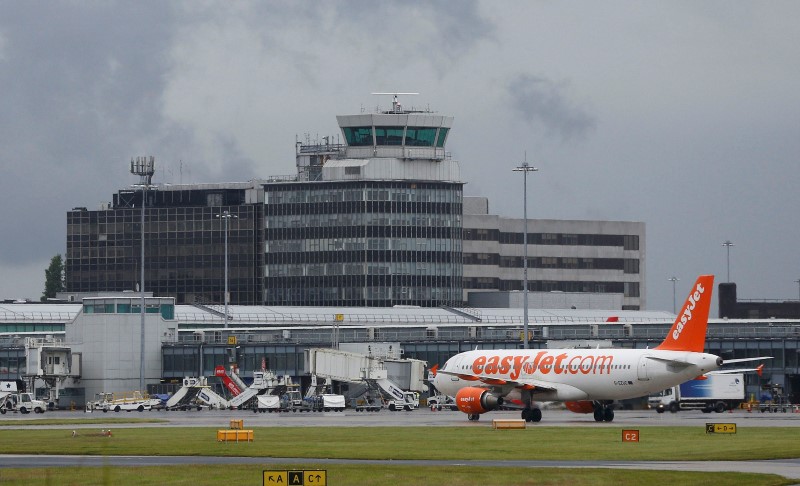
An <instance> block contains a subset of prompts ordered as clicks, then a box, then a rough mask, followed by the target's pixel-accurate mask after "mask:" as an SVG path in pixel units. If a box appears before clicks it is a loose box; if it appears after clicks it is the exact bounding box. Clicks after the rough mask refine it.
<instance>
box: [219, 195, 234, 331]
mask: <svg viewBox="0 0 800 486" xmlns="http://www.w3.org/2000/svg"><path fill="white" fill-rule="evenodd" d="M216 216H217V217H218V218H221V219H222V220H223V221H225V296H224V297H223V300H224V301H225V329H227V328H228V220H229V219H231V218H238V216H235V215H233V214H231V212H230V211H227V210H226V211H223V212H222V214H217V215H216Z"/></svg>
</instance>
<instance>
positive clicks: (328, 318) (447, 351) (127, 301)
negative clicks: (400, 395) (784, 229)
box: [0, 292, 800, 407]
mask: <svg viewBox="0 0 800 486" xmlns="http://www.w3.org/2000/svg"><path fill="white" fill-rule="evenodd" d="M74 300H76V302H74V303H62V304H56V303H52V304H41V303H27V304H21V303H9V304H2V305H0V380H14V379H22V380H26V381H28V380H33V379H36V380H37V381H36V383H37V385H36V386H37V387H41V386H42V383H43V382H45V381H46V382H48V383H49V384H50V385H51V386H58V387H59V389H60V399H59V405H60V406H61V407H69V406H70V405H76V406H82V404H83V403H84V402H85V401H86V400H91V399H93V398H94V394H96V393H100V392H121V391H130V390H135V389H138V388H139V379H140V375H139V371H140V367H141V363H142V361H141V360H140V346H139V343H140V315H141V314H140V307H139V306H140V303H141V300H140V297H139V295H138V294H135V293H132V292H125V293H118V294H113V295H106V296H102V297H101V296H98V297H84V298H77V297H76V299H74ZM145 305H146V313H145V317H146V319H145V354H144V363H145V365H144V370H145V383H146V385H147V388H148V390H149V391H150V392H167V391H174V389H175V385H174V384H175V383H180V381H181V379H182V378H183V377H186V376H199V375H202V376H207V377H212V379H213V376H214V368H215V367H216V366H217V365H222V366H226V367H228V366H235V367H236V368H238V370H239V375H240V376H241V377H243V378H244V379H249V378H250V377H251V376H252V372H253V371H259V370H261V369H262V367H266V368H268V369H269V370H271V371H273V372H274V373H276V374H279V375H284V374H286V375H291V376H292V377H294V379H295V380H296V382H298V383H300V384H301V385H302V386H303V388H304V389H305V388H306V387H307V386H308V385H309V382H310V379H311V377H310V376H309V373H308V370H307V369H306V365H305V363H304V352H305V351H306V350H308V349H309V348H331V347H336V346H337V344H343V343H349V344H358V345H362V346H366V347H373V349H377V348H378V347H379V346H384V347H385V346H386V345H387V343H388V345H390V346H393V347H394V349H395V350H401V353H402V357H404V358H414V359H419V360H423V361H426V362H427V363H428V366H429V367H432V366H433V365H435V364H439V365H441V364H443V363H444V362H445V361H446V360H447V359H448V358H450V357H451V356H453V355H455V354H456V353H459V352H463V351H467V350H471V349H475V348H476V347H477V348H479V349H498V348H521V347H522V342H523V339H522V338H523V334H522V332H523V312H522V309H520V308H485V309H471V310H470V313H468V312H465V311H464V310H459V309H454V308H442V307H439V308H435V307H413V306H405V307H286V306H282V307H279V306H239V305H234V306H231V307H230V309H229V314H228V319H225V318H224V316H225V314H224V312H223V308H222V306H219V305H215V306H198V305H184V304H177V305H176V304H175V303H174V299H172V298H165V297H150V296H148V297H146V303H145ZM609 318H612V319H610V320H609ZM529 321H530V324H529V333H530V347H531V348H534V349H538V348H547V347H581V346H583V347H585V346H591V347H596V346H600V347H623V348H641V349H644V348H648V347H650V348H652V347H654V346H656V345H657V344H659V343H660V342H661V341H662V340H663V338H664V336H665V335H666V333H667V332H668V330H669V328H670V326H671V325H672V322H673V321H674V315H671V314H670V313H667V312H646V311H615V312H614V313H613V315H610V313H609V311H598V310H581V309H559V310H553V309H550V310H545V309H531V310H530V311H529ZM706 350H707V351H708V352H710V353H714V354H717V355H719V356H721V357H723V358H724V359H726V360H728V359H738V358H752V357H759V356H772V357H773V358H772V359H770V360H767V361H765V362H764V364H765V367H764V371H763V374H762V376H758V375H757V374H755V373H748V374H747V375H746V377H745V380H746V390H747V394H748V397H749V396H751V395H755V397H758V396H759V390H760V388H761V387H762V386H763V385H765V384H778V385H780V386H781V387H783V389H784V390H785V391H786V394H787V395H788V396H789V398H790V400H791V402H792V403H800V319H712V320H710V322H709V327H708V338H707V342H706ZM59 365H61V366H62V368H63V369H61V371H59V369H60V368H59ZM65 365H66V366H65Z"/></svg>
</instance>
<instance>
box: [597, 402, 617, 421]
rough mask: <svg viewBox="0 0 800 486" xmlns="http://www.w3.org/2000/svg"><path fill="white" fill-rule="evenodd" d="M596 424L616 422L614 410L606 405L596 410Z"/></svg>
mask: <svg viewBox="0 0 800 486" xmlns="http://www.w3.org/2000/svg"><path fill="white" fill-rule="evenodd" d="M594 420H595V422H612V421H613V420H614V409H613V408H611V407H608V406H605V405H601V406H598V407H596V408H595V409H594Z"/></svg>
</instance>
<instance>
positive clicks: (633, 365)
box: [434, 349, 720, 401]
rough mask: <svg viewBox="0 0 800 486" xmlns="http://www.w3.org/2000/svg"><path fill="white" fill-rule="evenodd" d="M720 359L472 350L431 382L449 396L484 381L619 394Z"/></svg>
mask: <svg viewBox="0 0 800 486" xmlns="http://www.w3.org/2000/svg"><path fill="white" fill-rule="evenodd" d="M719 363H720V359H719V358H718V357H717V356H715V355H712V354H707V353H696V352H689V351H663V350H654V349H528V350H523V349H507V350H482V351H481V350H476V351H468V352H465V353H460V354H458V355H456V356H454V357H452V358H451V359H450V360H448V361H447V363H445V365H444V367H443V368H441V369H440V371H444V372H446V373H441V372H440V373H437V374H436V377H435V378H434V386H436V388H437V389H438V390H440V391H441V392H442V393H444V394H447V395H450V396H455V395H456V393H458V390H460V389H462V388H465V387H483V388H491V389H492V390H493V391H494V393H496V394H498V395H501V396H506V395H511V396H510V397H509V398H513V397H514V396H515V395H517V394H519V391H520V390H522V389H528V390H531V392H532V397H533V398H534V399H535V400H541V401H579V400H621V399H626V398H634V397H640V396H645V395H649V394H651V393H654V392H657V391H660V390H663V389H665V388H668V387H671V386H675V385H678V384H680V383H683V382H685V381H687V380H690V379H692V378H696V377H697V376H700V375H702V374H704V373H707V372H709V371H713V370H715V369H717V368H718V367H719ZM451 373H457V374H458V375H453V374H451ZM476 377H479V378H478V379H476Z"/></svg>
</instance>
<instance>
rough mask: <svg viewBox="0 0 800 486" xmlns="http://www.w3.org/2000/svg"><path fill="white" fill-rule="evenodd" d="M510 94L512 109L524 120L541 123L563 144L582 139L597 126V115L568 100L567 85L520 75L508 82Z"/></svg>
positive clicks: (549, 133)
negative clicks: (595, 116) (563, 142)
mask: <svg viewBox="0 0 800 486" xmlns="http://www.w3.org/2000/svg"><path fill="white" fill-rule="evenodd" d="M508 93H509V95H510V97H511V100H510V101H511V107H512V109H513V110H515V111H516V112H517V113H518V114H519V115H520V116H521V117H522V118H523V119H524V120H525V121H527V122H530V123H533V122H538V123H539V124H541V125H542V126H543V127H544V129H545V131H546V133H547V134H548V135H553V134H555V135H558V136H559V137H560V138H561V140H562V141H571V140H575V139H582V138H584V137H586V135H587V134H588V133H589V132H590V131H592V130H593V129H594V127H595V125H596V120H595V118H594V116H592V115H591V114H590V113H587V112H586V111H584V110H583V109H581V108H580V107H578V106H576V105H575V104H574V103H573V102H572V101H571V100H570V99H569V98H568V94H567V93H566V86H565V85H564V84H558V83H554V82H553V81H551V80H549V79H546V78H541V77H536V76H531V75H528V74H520V75H518V76H516V77H515V78H514V79H512V80H511V82H510V83H508Z"/></svg>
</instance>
